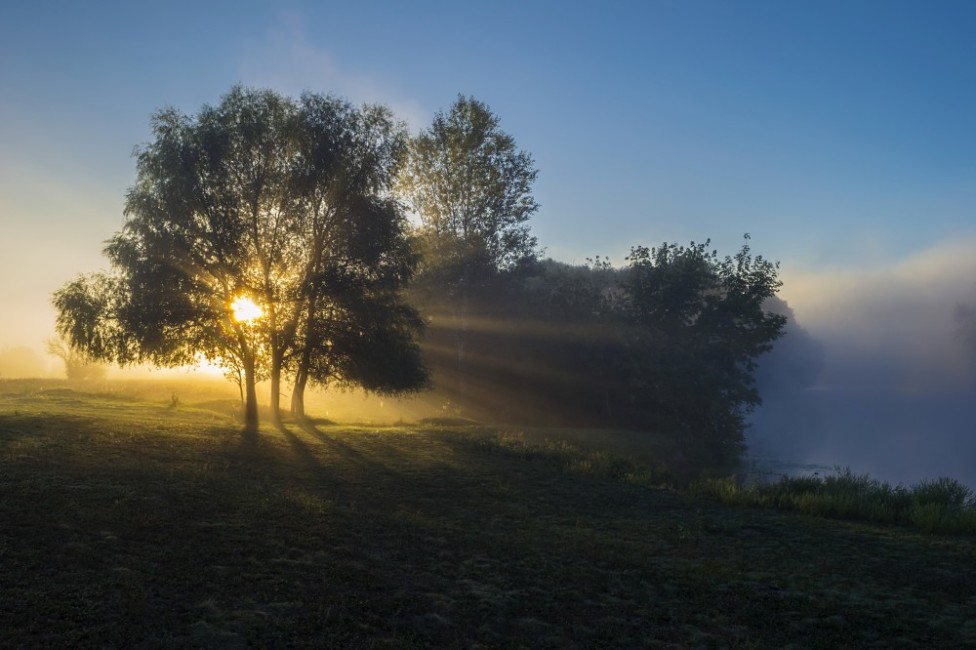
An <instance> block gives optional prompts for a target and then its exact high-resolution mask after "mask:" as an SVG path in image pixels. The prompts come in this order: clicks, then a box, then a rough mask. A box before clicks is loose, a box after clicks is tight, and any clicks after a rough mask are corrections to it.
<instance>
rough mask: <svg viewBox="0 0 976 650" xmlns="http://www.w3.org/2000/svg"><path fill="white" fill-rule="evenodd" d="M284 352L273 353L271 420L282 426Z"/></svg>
mask: <svg viewBox="0 0 976 650" xmlns="http://www.w3.org/2000/svg"><path fill="white" fill-rule="evenodd" d="M282 356H283V355H282V353H281V352H280V351H278V350H275V351H274V352H272V353H271V421H272V422H273V423H274V425H275V426H276V427H279V428H281V363H282Z"/></svg>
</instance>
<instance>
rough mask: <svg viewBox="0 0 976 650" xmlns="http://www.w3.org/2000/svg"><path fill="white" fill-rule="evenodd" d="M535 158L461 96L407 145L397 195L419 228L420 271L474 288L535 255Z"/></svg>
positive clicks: (478, 104)
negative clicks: (483, 276) (481, 276)
mask: <svg viewBox="0 0 976 650" xmlns="http://www.w3.org/2000/svg"><path fill="white" fill-rule="evenodd" d="M537 174H538V172H537V171H536V169H535V167H534V163H533V160H532V157H531V156H530V155H529V154H528V153H526V152H525V151H521V150H519V149H518V148H517V147H516V144H515V140H514V139H513V138H512V136H510V135H508V134H507V133H505V132H504V131H502V130H501V129H500V128H499V119H498V117H497V116H496V115H495V114H494V113H492V112H491V110H490V109H489V108H488V106H487V105H486V104H484V103H482V102H480V101H478V100H476V99H474V98H473V97H464V96H458V98H457V100H456V101H455V102H454V104H453V105H452V106H451V109H450V110H449V111H448V112H446V113H444V112H438V113H437V114H436V115H435V116H434V120H433V123H432V124H431V126H430V128H428V129H426V130H424V131H422V132H421V133H420V134H419V135H418V136H417V137H415V138H413V139H412V140H411V142H410V149H409V156H408V158H407V163H406V166H405V168H404V171H403V173H402V174H401V176H400V183H399V187H400V191H401V192H402V193H403V195H404V196H405V197H406V199H407V201H408V203H409V204H410V206H411V208H412V209H413V210H414V212H415V213H416V214H417V215H418V216H419V218H420V221H421V227H420V228H419V231H418V233H417V235H418V238H419V239H420V241H421V244H422V250H423V254H424V264H425V267H426V268H427V269H429V270H431V271H441V272H442V273H445V274H451V276H452V279H453V281H468V282H470V281H471V278H472V277H473V276H475V275H476V274H478V273H484V272H486V271H493V270H498V269H504V268H509V267H511V266H512V265H514V264H515V263H517V262H518V261H519V260H520V259H523V258H525V257H528V256H531V255H533V254H534V252H535V248H536V239H535V237H533V236H532V235H531V234H530V233H529V228H528V225H527V221H528V219H529V218H530V217H531V216H532V214H533V213H535V211H536V210H537V209H538V207H539V206H538V204H537V203H536V202H535V199H534V198H533V197H532V193H531V190H532V183H533V182H535V178H536V175H537Z"/></svg>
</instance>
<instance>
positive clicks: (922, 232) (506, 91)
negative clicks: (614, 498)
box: [0, 0, 976, 347]
mask: <svg viewBox="0 0 976 650" xmlns="http://www.w3.org/2000/svg"><path fill="white" fill-rule="evenodd" d="M974 33H976V3H971V2H950V1H933V2H898V1H892V0H885V1H882V0H875V1H860V2H858V1H856V0H847V1H844V2H834V1H826V0H817V1H816V2H813V1H809V2H782V1H777V2H765V1H751V0H742V1H738V2H730V1H727V0H726V1H714V2H711V1H696V0H683V1H678V0H675V1H663V0H661V1H647V2H636V1H635V2H586V3H583V2H567V1H562V2H529V1H523V2H491V3H467V2H456V1H455V2H413V3H405V2H343V3H331V2H248V1H245V0H242V1H236V2H205V1H203V0H198V1H197V2H192V3H191V2H182V1H175V2H168V3H139V2H117V3H113V2H97V1H93V2H85V3H82V2H43V3H42V2H35V1H26V0H25V1H21V0H8V1H7V2H5V3H4V4H3V8H0V224H2V237H0V278H3V279H2V281H0V282H2V284H0V299H2V304H3V305H4V306H3V307H2V309H3V317H2V321H0V347H4V346H12V345H31V346H38V347H39V345H40V341H42V340H43V338H44V337H45V336H47V335H49V334H50V332H51V331H52V330H53V327H52V314H51V310H50V308H49V306H48V302H49V296H50V293H51V291H53V290H54V289H56V288H57V287H58V286H60V285H61V284H63V283H64V282H65V281H66V280H68V279H70V278H71V277H73V276H74V275H75V274H76V273H78V272H88V271H92V270H96V269H98V268H100V267H101V266H103V262H102V258H101V255H100V250H101V244H102V242H103V241H104V240H105V239H107V238H108V237H109V236H111V234H112V233H113V232H114V231H115V230H117V229H118V228H119V226H120V225H121V223H122V214H121V206H122V200H123V196H124V193H125V191H126V189H127V187H128V186H129V185H130V184H131V183H132V181H133V178H134V170H135V166H134V161H133V159H132V157H131V154H132V149H133V147H134V146H136V145H138V144H140V143H143V142H145V141H146V140H147V138H148V118H149V116H150V114H151V113H152V112H153V111H154V110H156V109H158V108H160V107H163V106H166V105H174V106H177V107H179V108H181V109H183V110H184V111H187V112H194V111H196V110H197V109H199V108H200V106H201V105H203V104H204V103H208V102H215V101H217V100H218V99H219V97H220V95H221V94H223V93H224V92H225V91H226V90H227V89H228V88H229V87H230V86H231V85H232V84H234V83H237V82H243V83H245V84H248V85H256V86H263V87H272V88H276V89H278V90H280V91H282V92H285V93H288V94H298V93H299V92H301V91H302V90H303V89H309V90H313V91H317V92H332V93H335V94H338V95H341V96H344V97H346V98H348V99H350V100H352V101H354V102H357V103H358V102H364V101H369V102H382V103H385V104H388V105H390V106H391V107H392V108H393V109H394V110H395V111H396V112H397V113H398V114H399V115H400V116H401V117H402V118H403V119H405V120H407V121H408V123H409V124H410V126H411V128H412V129H413V130H417V129H419V128H422V127H423V126H425V125H426V124H427V123H429V121H430V119H431V117H432V116H433V113H434V111H436V110H438V109H444V108H447V107H448V106H449V105H450V104H451V102H452V101H453V100H454V98H455V97H456V95H457V94H458V93H464V94H470V95H474V96H475V97H477V98H478V99H481V100H482V101H485V102H487V103H488V104H489V105H490V106H491V108H492V109H493V110H494V111H495V112H496V113H497V114H498V116H499V117H500V119H501V125H502V127H503V128H504V129H505V130H507V131H508V132H509V133H511V134H512V135H513V136H514V137H515V139H516V141H517V142H518V144H519V145H520V146H521V147H522V148H524V149H525V150H527V151H529V152H530V153H531V154H532V155H533V156H534V158H535V160H536V163H537V166H538V168H539V171H540V173H539V179H538V181H537V184H536V188H535V194H536V198H537V200H538V201H539V203H540V204H541V205H542V207H541V209H540V211H539V212H538V214H537V215H536V216H535V217H534V219H533V222H532V225H533V230H534V232H535V234H536V235H537V236H538V237H539V240H540V243H541V244H542V245H543V246H544V247H545V248H546V249H547V253H548V254H549V255H551V256H552V257H555V258H556V259H560V260H563V261H567V262H574V261H575V262H582V261H583V260H584V259H585V258H586V257H588V256H593V255H597V254H599V255H609V256H611V258H612V259H614V260H616V261H622V258H623V256H624V255H626V253H627V251H628V250H629V248H630V246H632V245H636V244H654V243H659V242H661V241H663V240H668V241H679V242H687V241H688V240H698V241H701V240H703V239H705V238H708V237H711V238H712V239H713V241H715V242H716V243H717V244H718V246H719V248H720V250H722V251H726V252H732V251H733V249H734V248H735V247H737V246H738V243H739V237H740V236H741V235H742V233H745V232H749V233H751V234H752V237H753V240H752V244H753V247H754V250H755V251H756V252H758V253H761V254H763V255H765V256H767V257H769V258H772V259H777V260H780V261H781V262H782V264H783V276H784V279H785V280H787V285H786V287H784V295H785V296H786V297H787V298H788V299H789V300H790V302H791V305H793V306H794V308H795V309H796V310H797V314H798V315H799V316H800V317H801V318H806V319H807V320H808V322H809V323H810V324H812V325H817V324H818V319H819V321H822V323H821V324H822V326H823V327H824V328H827V329H829V328H830V327H833V328H834V329H835V330H836V329H838V328H840V329H843V327H844V321H843V319H841V320H839V321H838V320H837V319H836V318H834V316H835V315H836V311H835V310H832V309H831V305H832V304H835V303H832V302H831V301H830V300H827V299H826V298H825V296H828V295H830V294H831V292H835V293H840V294H843V296H842V297H843V298H844V299H843V300H838V301H836V304H838V305H840V304H844V305H848V306H849V305H855V304H860V294H859V293H858V292H867V291H870V292H871V293H872V295H876V294H878V292H880V293H881V294H882V295H887V294H886V293H885V292H890V293H892V294H894V293H897V292H899V291H901V290H902V289H903V288H904V287H906V286H908V285H906V284H905V282H906V280H905V278H906V277H908V276H911V274H910V273H908V271H906V269H917V268H920V267H919V265H920V264H927V265H928V266H925V268H926V269H927V270H926V271H925V273H929V274H930V275H932V274H934V275H932V277H933V278H934V279H932V281H931V282H932V283H934V284H926V285H924V286H922V287H921V288H919V287H916V286H915V284H912V285H911V290H913V291H920V292H922V293H926V292H928V293H930V294H931V293H932V292H931V291H930V289H931V287H932V286H936V285H937V286H938V287H939V290H940V291H943V290H944V291H945V293H946V301H947V303H946V304H947V305H948V306H947V307H946V309H950V308H951V303H952V301H953V300H957V299H961V297H964V296H966V295H967V292H968V293H969V294H972V293H973V291H972V290H973V286H974V285H971V286H962V287H959V286H957V285H958V284H959V278H966V277H972V278H973V283H976V273H972V274H970V272H971V271H974V272H976V266H974V265H973V263H972V260H973V258H976V255H974V254H973V253H976V127H974V123H976V122H974V118H976V39H973V37H972V35H973V34H974ZM933 269H934V270H933ZM906 273H907V274H908V276H906ZM967 274H970V275H968V276H967ZM923 275H924V274H923ZM911 277H915V276H911ZM926 277H928V276H926ZM912 282H914V280H913V281H912ZM916 284H917V283H916ZM963 284H965V283H963ZM952 287H955V288H956V289H958V290H957V291H955V292H953V290H952ZM845 300H846V302H845ZM814 305H816V308H814ZM882 311H883V310H882ZM831 319H833V320H831ZM862 320H863V318H861V320H859V321H858V322H859V323H860V322H861V321H862ZM827 321H830V322H829V323H828V322H827ZM919 327H922V325H919ZM946 327H948V325H947V326H946ZM866 329H867V330H869V329H870V328H869V327H868V328H866ZM909 329H911V328H909ZM926 331H928V330H926ZM940 332H941V330H940ZM940 336H941V334H940Z"/></svg>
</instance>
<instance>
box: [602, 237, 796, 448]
mask: <svg viewBox="0 0 976 650" xmlns="http://www.w3.org/2000/svg"><path fill="white" fill-rule="evenodd" d="M748 238H749V236H748V235H746V239H747V240H748ZM708 244H709V242H705V243H704V244H695V243H694V242H692V244H691V245H690V246H688V247H684V246H678V245H675V244H667V243H665V244H662V245H661V246H660V247H657V248H645V247H636V248H634V249H632V250H631V254H630V256H629V257H628V260H629V262H630V266H629V267H628V269H627V276H626V280H625V281H624V283H623V289H624V291H623V300H621V301H620V303H619V306H618V309H617V311H618V313H619V314H620V316H621V317H622V318H623V320H624V322H625V323H627V324H628V325H631V327H630V328H629V329H627V330H626V336H627V347H628V348H629V349H630V350H631V351H632V359H633V360H634V362H633V363H632V364H630V365H629V366H628V368H627V373H628V377H629V382H628V383H629V384H630V386H631V387H632V390H631V392H630V393H629V395H628V396H627V397H628V400H627V402H628V404H627V405H628V406H629V407H630V408H631V409H632V410H633V411H634V416H635V417H636V418H637V420H638V423H639V424H642V425H643V426H648V427H653V428H661V427H668V428H677V429H679V430H682V431H686V432H687V435H688V437H689V442H690V443H691V444H690V445H689V450H690V451H691V453H692V454H693V455H694V456H696V457H698V458H700V459H702V460H704V461H705V462H706V464H724V463H729V462H734V461H735V460H737V459H738V457H739V455H740V454H741V452H742V450H743V444H744V443H743V431H744V429H745V416H746V415H747V414H748V413H749V411H751V410H752V409H753V408H754V407H755V406H757V405H758V404H759V403H760V402H761V399H760V395H759V392H758V391H757V390H756V386H755V378H754V373H755V370H756V360H757V359H758V358H759V356H761V355H762V354H764V353H765V352H768V351H769V350H770V349H771V348H772V343H773V341H775V340H776V339H777V338H778V337H779V336H780V334H781V332H782V328H783V326H784V325H785V323H786V319H785V317H783V316H780V315H777V314H773V313H771V312H768V311H766V309H765V307H764V304H765V302H766V301H767V300H769V299H770V298H772V297H773V296H774V295H775V294H776V291H777V290H778V289H779V287H780V286H781V284H782V283H781V282H780V281H779V279H778V277H777V266H776V265H775V264H773V263H771V262H769V261H767V260H765V259H763V258H762V257H761V256H756V257H754V256H753V255H752V254H751V251H750V248H749V246H748V244H745V245H743V246H742V248H741V249H740V250H739V252H738V253H737V254H736V255H735V256H733V257H725V258H724V259H720V258H719V257H718V253H717V252H716V251H709V250H708Z"/></svg>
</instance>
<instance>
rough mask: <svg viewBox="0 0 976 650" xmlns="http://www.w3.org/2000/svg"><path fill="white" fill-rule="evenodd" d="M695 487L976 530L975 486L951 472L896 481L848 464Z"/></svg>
mask: <svg viewBox="0 0 976 650" xmlns="http://www.w3.org/2000/svg"><path fill="white" fill-rule="evenodd" d="M691 490H692V491H693V492H694V493H696V494H699V495H707V496H712V497H715V498H717V499H719V500H720V501H721V502H723V503H725V504H730V505H743V506H757V507H771V508H779V509H784V510H794V511H797V512H802V513H805V514H808V515H816V516H821V517H833V518H840V519H852V520H860V521H866V522H873V523H882V524H897V525H902V526H909V527H913V528H916V529H918V530H921V531H923V532H927V533H948V534H956V533H963V534H970V535H972V534H976V500H974V495H973V492H972V490H971V489H970V488H968V487H966V486H965V485H962V484H961V483H959V482H958V481H956V480H954V479H951V478H945V477H942V478H938V479H935V480H930V481H921V482H919V483H917V484H915V485H912V486H909V487H905V486H902V485H896V486H892V485H890V484H889V483H886V482H883V481H879V480H877V479H873V478H871V477H870V476H868V475H865V474H855V473H854V472H852V471H851V470H850V469H849V468H848V469H843V470H838V471H837V472H836V473H835V474H831V475H826V476H819V475H818V476H784V477H782V478H780V479H779V480H778V481H775V482H752V483H749V484H743V483H742V482H740V481H739V480H738V479H737V478H736V477H735V476H726V477H721V478H703V479H700V480H698V481H696V482H695V483H693V484H692V486H691Z"/></svg>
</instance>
